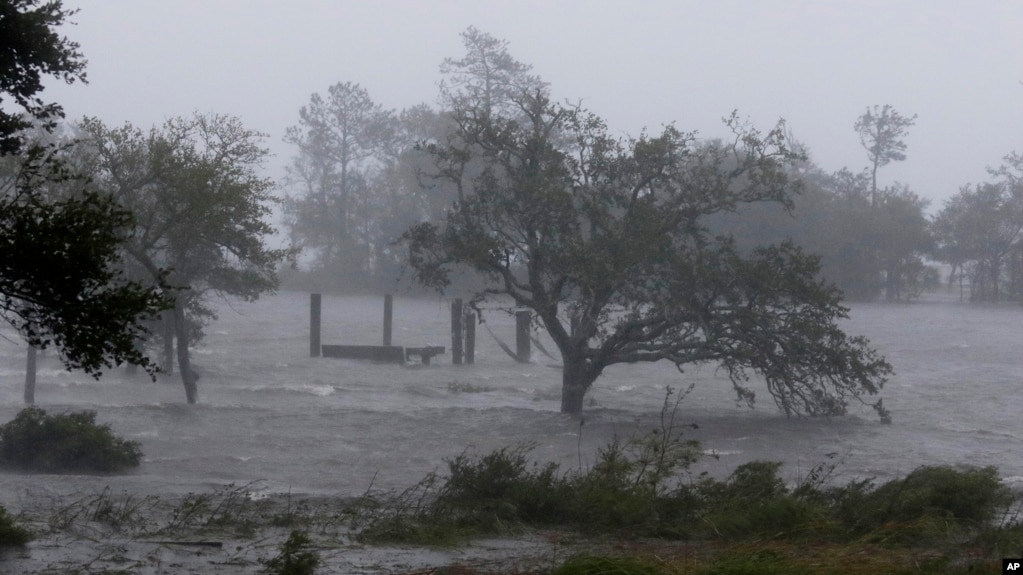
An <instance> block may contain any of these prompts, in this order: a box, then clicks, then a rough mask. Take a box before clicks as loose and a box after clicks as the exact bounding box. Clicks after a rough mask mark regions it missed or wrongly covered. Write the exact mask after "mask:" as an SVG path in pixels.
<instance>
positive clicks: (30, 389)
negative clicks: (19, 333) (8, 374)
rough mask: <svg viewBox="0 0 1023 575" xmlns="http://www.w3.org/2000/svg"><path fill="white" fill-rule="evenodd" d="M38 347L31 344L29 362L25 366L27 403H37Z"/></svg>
mask: <svg viewBox="0 0 1023 575" xmlns="http://www.w3.org/2000/svg"><path fill="white" fill-rule="evenodd" d="M36 353H37V350H36V346H34V345H31V344H29V346H28V361H27V362H26V365H25V403H26V404H27V405H32V404H33V403H35V402H36Z"/></svg>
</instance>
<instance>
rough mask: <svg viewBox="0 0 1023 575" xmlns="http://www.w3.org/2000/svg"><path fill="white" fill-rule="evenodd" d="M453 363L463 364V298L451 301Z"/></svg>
mask: <svg viewBox="0 0 1023 575" xmlns="http://www.w3.org/2000/svg"><path fill="white" fill-rule="evenodd" d="M451 363H453V364H455V365H462V300H461V299H455V301H453V302H451Z"/></svg>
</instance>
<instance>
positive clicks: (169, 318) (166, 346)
mask: <svg viewBox="0 0 1023 575" xmlns="http://www.w3.org/2000/svg"><path fill="white" fill-rule="evenodd" d="M162 316H163V366H162V367H163V372H164V373H166V374H167V375H174V314H173V313H167V312H166V311H164V312H163V314H162Z"/></svg>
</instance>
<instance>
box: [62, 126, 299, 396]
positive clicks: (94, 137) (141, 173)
mask: <svg viewBox="0 0 1023 575" xmlns="http://www.w3.org/2000/svg"><path fill="white" fill-rule="evenodd" d="M81 129H82V131H83V137H84V138H85V139H86V141H87V143H88V144H89V146H91V151H92V158H91V161H92V162H93V166H94V167H93V174H94V179H95V181H96V183H97V185H99V186H101V187H103V188H104V189H106V190H107V191H108V192H109V193H110V194H111V196H112V197H113V198H114V199H115V201H117V202H118V203H119V205H121V206H123V207H124V208H125V209H127V210H130V211H131V213H133V214H134V215H135V218H136V219H137V221H138V225H137V227H136V229H135V230H134V231H133V232H132V233H131V234H130V235H128V236H127V237H126V238H125V239H124V243H123V249H124V251H125V252H126V253H127V254H128V256H129V258H130V260H131V263H132V265H133V269H134V271H135V273H136V274H138V275H139V276H140V277H145V278H146V279H147V280H148V281H150V282H154V283H155V282H157V280H158V278H160V274H161V272H160V270H161V269H163V268H166V269H169V270H170V273H169V275H168V276H167V278H166V283H167V284H168V285H169V286H170V287H167V288H165V291H166V294H167V296H168V297H170V298H171V299H172V301H173V307H172V313H171V314H165V315H164V318H163V319H164V321H165V322H166V325H168V326H170V328H171V331H172V333H173V339H175V340H176V341H177V361H178V366H179V368H180V372H181V378H182V381H183V383H184V386H185V393H186V397H187V400H188V402H189V403H195V402H196V401H197V399H198V388H197V386H196V381H197V380H198V375H197V374H196V373H195V371H194V370H193V369H192V368H191V366H190V361H189V354H188V345H189V343H190V342H194V341H195V340H197V339H198V338H199V337H201V329H200V328H201V325H202V324H203V323H204V320H206V319H209V318H211V317H215V315H214V311H213V309H212V308H210V307H209V306H208V305H207V303H206V302H207V300H208V297H209V296H211V295H218V296H234V297H240V298H242V299H245V300H249V301H251V300H254V299H256V298H258V297H259V295H260V294H262V293H264V292H267V291H272V290H273V289H275V288H276V286H277V278H276V266H277V265H278V264H279V263H280V262H281V261H282V260H283V259H284V258H285V257H287V256H288V251H287V250H282V249H271V248H269V247H267V245H266V240H267V239H268V237H269V236H270V235H271V234H273V231H274V230H273V228H272V227H271V226H270V224H268V223H267V222H266V217H267V216H269V215H270V204H271V203H272V202H273V201H274V198H273V197H272V195H271V191H272V188H273V182H272V181H271V180H269V179H267V178H264V177H262V176H261V175H260V171H261V167H262V164H263V161H264V160H265V158H266V156H267V154H268V152H267V150H266V149H264V148H263V147H261V145H260V144H261V140H262V139H263V138H264V136H263V135H262V134H259V133H257V132H253V131H250V130H248V129H246V128H245V127H244V126H243V125H242V124H241V122H240V121H239V120H238V119H237V118H234V117H231V116H220V115H201V114H196V115H195V116H193V117H191V118H173V119H171V120H168V121H167V123H166V124H164V126H163V127H162V128H159V129H157V128H153V129H151V130H149V131H148V132H144V131H142V130H140V129H138V128H135V127H133V126H131V125H130V124H128V125H125V126H124V127H122V128H108V127H106V126H105V125H103V123H102V122H100V121H99V120H96V119H86V120H85V121H84V122H83V123H82V125H81ZM165 339H166V340H168V341H169V339H170V337H169V336H165ZM165 343H166V342H165ZM165 363H170V360H169V359H168V360H166V361H165Z"/></svg>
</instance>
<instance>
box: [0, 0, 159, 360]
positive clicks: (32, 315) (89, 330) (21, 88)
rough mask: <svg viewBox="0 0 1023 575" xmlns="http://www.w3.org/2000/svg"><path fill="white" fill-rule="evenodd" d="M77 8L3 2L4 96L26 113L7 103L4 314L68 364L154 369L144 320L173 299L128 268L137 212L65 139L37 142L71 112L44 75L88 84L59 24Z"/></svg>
mask: <svg viewBox="0 0 1023 575" xmlns="http://www.w3.org/2000/svg"><path fill="white" fill-rule="evenodd" d="M72 14H74V11H68V10H65V9H64V8H63V6H62V3H61V2H60V1H59V0H55V1H49V2H45V3H40V2H38V1H34V0H4V1H0V102H2V101H3V98H4V97H10V98H13V101H14V103H15V104H16V105H17V106H18V107H20V108H21V112H22V113H20V114H19V113H16V112H15V111H13V110H11V109H10V108H7V109H4V110H0V160H2V164H3V166H2V167H0V171H2V173H0V317H2V318H3V320H4V321H6V322H7V323H9V324H10V325H12V326H13V327H15V328H16V329H17V330H18V331H19V332H20V333H21V334H22V335H23V336H24V337H25V338H26V339H27V340H28V342H29V343H30V344H31V345H35V346H38V347H47V346H49V345H51V344H52V345H56V346H57V347H58V348H60V350H61V355H62V359H63V360H64V363H65V365H67V367H68V368H81V369H84V370H86V371H87V372H88V373H90V374H92V375H95V376H98V375H99V373H100V371H101V370H102V369H103V368H105V367H109V366H111V365H114V364H117V363H121V362H125V361H127V362H131V363H135V364H140V365H144V366H146V367H147V368H149V369H150V370H152V369H153V367H154V366H152V365H151V364H150V363H149V362H148V361H147V360H146V359H145V357H144V356H142V354H140V353H139V352H138V350H137V349H136V348H135V345H134V344H135V340H136V339H137V338H139V337H141V336H143V335H144V334H145V328H144V326H142V325H141V324H140V322H139V318H143V317H146V316H149V315H152V314H156V313H158V312H159V311H160V310H161V309H163V308H165V302H164V300H163V299H162V298H161V297H160V294H159V293H158V291H157V290H155V289H152V288H150V287H144V286H142V285H140V284H138V283H136V282H132V281H128V280H126V279H125V278H124V276H123V275H122V274H121V272H120V267H121V262H120V258H119V247H118V246H119V241H120V239H121V238H122V237H123V235H124V234H125V233H128V231H129V230H130V229H131V226H132V223H133V222H132V218H131V215H130V214H129V213H128V212H126V211H125V210H123V209H122V208H121V207H119V206H118V205H117V204H116V203H115V202H113V201H111V200H110V198H108V197H106V196H104V195H103V194H100V193H97V192H96V191H94V190H91V189H90V188H89V187H88V186H87V185H86V183H85V182H84V181H83V180H82V179H79V178H76V177H75V175H74V172H73V171H72V170H70V169H69V166H67V165H65V164H63V163H62V162H61V160H60V155H61V151H62V150H61V149H60V148H59V147H58V146H57V145H56V144H50V145H29V141H28V137H29V135H30V133H29V131H28V128H29V127H31V126H33V125H39V126H41V127H42V128H43V129H49V128H52V127H53V125H54V123H55V122H56V120H57V119H59V118H60V117H61V116H62V115H63V112H62V110H61V108H60V106H58V105H57V104H52V103H50V104H48V103H44V102H43V100H42V99H41V97H40V96H39V92H40V91H41V90H42V77H43V76H45V75H52V76H57V77H59V78H62V79H63V80H65V81H67V82H69V83H70V82H74V81H78V80H83V81H84V78H85V76H84V68H85V60H84V59H83V58H82V55H81V54H80V53H79V52H78V44H76V43H74V42H71V41H69V40H68V39H66V38H61V37H60V36H58V34H57V33H56V32H55V30H54V29H55V28H56V27H57V26H59V25H61V24H63V23H65V22H66V20H67V18H69V17H70V16H71V15H72ZM56 188H60V189H61V190H62V191H61V193H60V194H57V193H55V191H54V190H55V189H56ZM160 277H161V276H160V275H159V274H157V276H156V279H155V280H154V281H155V283H157V284H158V283H159V282H160Z"/></svg>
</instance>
